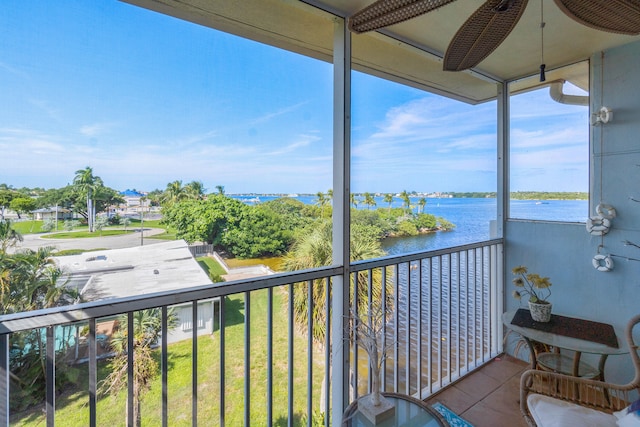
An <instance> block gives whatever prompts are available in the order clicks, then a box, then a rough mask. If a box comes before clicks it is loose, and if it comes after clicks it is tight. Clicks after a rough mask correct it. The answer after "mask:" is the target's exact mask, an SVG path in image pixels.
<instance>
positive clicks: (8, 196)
mask: <svg viewBox="0 0 640 427" xmlns="http://www.w3.org/2000/svg"><path fill="white" fill-rule="evenodd" d="M3 185H4V184H3ZM5 187H6V185H5ZM17 195H18V193H17V192H16V191H14V190H11V189H9V188H0V220H2V219H4V210H5V209H6V208H8V207H9V204H10V203H11V200H13V198H14V197H16V196H17Z"/></svg>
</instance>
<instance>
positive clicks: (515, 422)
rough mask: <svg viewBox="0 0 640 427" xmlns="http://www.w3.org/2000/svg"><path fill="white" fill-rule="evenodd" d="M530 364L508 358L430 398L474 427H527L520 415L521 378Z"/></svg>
mask: <svg viewBox="0 0 640 427" xmlns="http://www.w3.org/2000/svg"><path fill="white" fill-rule="evenodd" d="M528 368H529V364H528V363H525V362H522V361H521V360H518V359H515V358H513V357H511V356H508V355H503V356H500V357H497V358H495V359H494V360H492V361H491V362H489V363H488V364H486V365H485V366H483V367H482V368H481V369H479V370H478V371H476V372H474V373H472V374H471V375H469V376H468V377H466V378H464V379H463V380H461V381H459V382H457V383H455V384H454V385H453V386H451V387H448V388H447V389H445V390H443V391H441V392H440V393H438V394H436V395H434V396H432V397H431V398H429V399H428V400H427V401H426V403H427V404H429V403H433V402H441V403H442V404H443V405H445V406H447V407H448V408H449V409H451V410H452V411H454V412H455V413H457V414H458V415H460V416H461V417H462V418H464V419H466V420H467V421H469V422H470V423H471V424H473V425H474V427H526V426H527V423H526V422H525V421H524V419H523V418H522V415H521V414H520V375H521V374H522V372H524V371H525V370H527V369H528Z"/></svg>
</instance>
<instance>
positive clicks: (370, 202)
mask: <svg viewBox="0 0 640 427" xmlns="http://www.w3.org/2000/svg"><path fill="white" fill-rule="evenodd" d="M364 204H365V205H367V209H370V208H371V206H376V199H375V198H374V197H373V194H371V193H368V192H367V193H364Z"/></svg>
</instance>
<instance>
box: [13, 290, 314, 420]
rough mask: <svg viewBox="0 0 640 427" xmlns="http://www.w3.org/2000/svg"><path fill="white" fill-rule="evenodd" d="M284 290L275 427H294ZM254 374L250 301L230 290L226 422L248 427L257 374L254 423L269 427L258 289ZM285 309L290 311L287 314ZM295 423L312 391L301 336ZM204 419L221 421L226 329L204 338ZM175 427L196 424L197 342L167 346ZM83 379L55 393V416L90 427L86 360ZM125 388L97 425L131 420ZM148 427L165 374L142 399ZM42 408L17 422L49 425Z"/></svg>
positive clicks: (277, 316) (155, 416)
mask: <svg viewBox="0 0 640 427" xmlns="http://www.w3.org/2000/svg"><path fill="white" fill-rule="evenodd" d="M283 292H284V291H283V290H280V289H276V290H274V292H273V312H274V316H273V406H272V408H273V414H274V425H276V426H285V425H287V423H286V420H287V376H288V372H289V367H288V366H287V358H288V344H287V336H288V329H287V315H286V310H287V309H286V306H285V298H284V295H283ZM250 304H251V321H250V335H251V340H250V371H249V372H248V373H247V372H245V370H244V334H245V330H244V329H245V325H244V319H245V314H246V312H245V300H244V294H237V295H231V296H229V297H227V298H226V300H225V314H226V316H225V321H226V327H225V329H224V331H225V370H224V375H225V390H224V396H225V424H226V425H229V426H237V425H243V416H244V402H245V393H244V379H245V376H246V375H248V377H249V379H250V390H251V391H250V397H251V408H250V413H251V414H250V418H251V421H250V425H252V426H261V425H267V421H266V413H267V412H266V407H267V402H266V398H267V392H266V384H267V359H266V349H267V345H266V343H267V320H266V319H267V318H266V314H267V304H268V292H267V290H260V291H256V292H253V293H252V294H251V300H250ZM283 311H284V312H283ZM294 337H295V338H294V349H293V354H294V368H293V374H294V385H293V389H294V396H295V397H294V402H293V405H294V413H295V415H294V417H295V420H294V423H293V424H294V425H303V424H302V420H303V415H302V414H304V413H305V412H306V394H307V340H306V338H305V337H303V336H302V335H300V334H299V333H294ZM197 344H198V351H197V354H198V424H200V425H218V424H219V420H220V393H221V390H220V375H221V373H220V364H219V363H220V330H216V331H215V332H214V333H213V334H212V335H204V336H201V337H200V338H199V339H198V343H197ZM314 353H316V354H315V355H314V364H313V377H312V384H313V389H312V396H313V408H314V409H319V406H320V394H321V392H320V390H321V383H322V379H323V376H324V364H323V363H322V361H323V354H322V353H320V352H319V351H318V350H316V351H315V352H314ZM168 358H169V368H168V402H169V425H170V426H190V425H191V376H192V342H191V340H186V341H181V342H178V343H175V344H172V345H170V346H169V348H168ZM76 369H77V371H78V372H77V373H78V375H79V378H81V379H80V380H79V381H78V383H77V384H78V385H77V386H76V387H71V388H67V389H66V390H65V391H63V393H62V394H61V395H59V396H57V397H56V407H57V410H56V421H58V423H61V424H63V425H65V426H70V427H71V426H82V427H84V426H86V425H88V420H89V408H88V392H87V391H86V390H87V384H88V382H87V372H88V367H87V366H86V365H80V366H79V367H77V368H76ZM107 369H108V364H107V363H104V362H101V363H99V380H100V379H102V378H104V377H105V376H106V374H107ZM125 401H126V393H125V392H120V393H119V394H118V395H116V396H108V397H103V398H100V399H99V400H98V404H97V424H98V425H102V426H116V425H124V421H125V414H126V408H125ZM141 406H142V425H161V414H162V384H161V380H160V373H158V375H157V376H156V378H154V379H153V380H152V382H151V386H150V389H149V390H148V391H147V392H145V394H144V396H143V399H142V404H141ZM41 409H42V408H34V409H32V410H31V411H29V412H26V413H22V414H16V415H15V416H14V417H12V419H11V425H13V426H30V427H31V426H41V425H44V424H45V419H44V414H43V412H42V410H41Z"/></svg>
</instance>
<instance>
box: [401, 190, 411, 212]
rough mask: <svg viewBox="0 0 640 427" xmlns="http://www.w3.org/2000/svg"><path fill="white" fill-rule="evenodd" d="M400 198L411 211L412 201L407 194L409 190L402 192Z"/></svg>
mask: <svg viewBox="0 0 640 427" xmlns="http://www.w3.org/2000/svg"><path fill="white" fill-rule="evenodd" d="M400 198H401V199H402V202H403V206H404V208H405V209H406V210H407V211H409V209H410V208H411V199H410V198H409V193H407V190H402V193H400Z"/></svg>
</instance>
